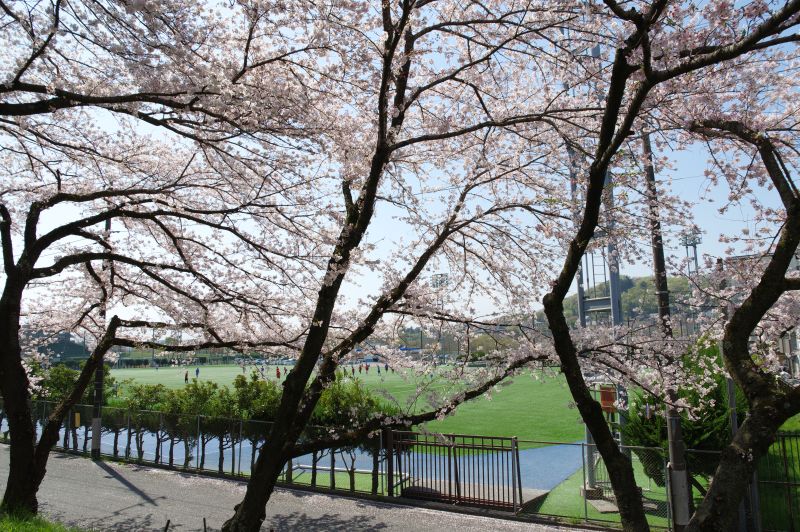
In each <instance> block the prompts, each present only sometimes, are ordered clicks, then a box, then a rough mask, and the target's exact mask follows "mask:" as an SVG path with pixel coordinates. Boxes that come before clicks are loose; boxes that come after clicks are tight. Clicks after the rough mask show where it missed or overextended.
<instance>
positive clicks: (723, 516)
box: [686, 405, 786, 532]
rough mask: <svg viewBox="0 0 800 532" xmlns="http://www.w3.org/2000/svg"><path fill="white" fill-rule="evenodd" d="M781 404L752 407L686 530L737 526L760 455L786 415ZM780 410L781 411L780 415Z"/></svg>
mask: <svg viewBox="0 0 800 532" xmlns="http://www.w3.org/2000/svg"><path fill="white" fill-rule="evenodd" d="M779 409H780V407H779V406H776V405H769V406H766V407H762V408H758V409H754V410H751V411H750V413H749V415H748V416H747V418H746V419H745V421H744V423H742V425H741V426H740V427H739V431H738V432H737V433H736V436H735V437H734V438H733V440H732V441H731V443H730V444H729V445H728V446H727V447H726V448H725V449H723V451H722V455H721V457H720V462H719V465H718V466H717V470H716V471H715V472H714V478H713V480H712V481H711V484H710V485H709V487H708V490H707V491H706V494H705V497H703V502H701V503H700V506H699V507H698V508H697V510H696V511H695V513H694V516H693V517H692V519H691V521H690V522H689V526H688V527H687V528H686V532H699V531H703V532H706V531H708V532H711V531H714V532H725V531H728V530H733V529H734V525H735V520H736V518H737V515H738V507H739V504H740V502H741V500H742V497H744V495H745V493H746V491H747V489H748V487H749V485H750V479H751V478H752V476H753V471H754V470H755V467H756V464H757V463H758V459H759V458H760V457H762V456H764V455H766V454H767V452H768V450H769V447H770V445H772V443H773V442H774V441H775V435H776V433H777V431H778V429H779V428H780V426H781V424H782V423H783V421H784V420H785V419H786V416H784V415H780V414H779V413H778V410H779ZM776 414H777V415H776Z"/></svg>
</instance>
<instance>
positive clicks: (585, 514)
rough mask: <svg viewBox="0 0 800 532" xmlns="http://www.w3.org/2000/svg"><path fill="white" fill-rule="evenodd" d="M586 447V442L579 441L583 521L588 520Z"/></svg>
mask: <svg viewBox="0 0 800 532" xmlns="http://www.w3.org/2000/svg"><path fill="white" fill-rule="evenodd" d="M587 432H588V430H587ZM587 447H589V446H588V445H587V444H585V443H581V461H582V462H583V464H582V465H583V475H581V476H582V477H583V493H582V495H583V522H584V523H586V522H588V521H589V508H588V506H589V502H588V501H587V500H586V498H587V496H588V492H587V491H586V475H587V471H586V456H587V455H588V454H589V453H588V452H587V451H586V449H587Z"/></svg>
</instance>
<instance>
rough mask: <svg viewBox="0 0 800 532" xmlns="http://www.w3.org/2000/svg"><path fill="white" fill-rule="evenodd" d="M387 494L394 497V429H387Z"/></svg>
mask: <svg viewBox="0 0 800 532" xmlns="http://www.w3.org/2000/svg"><path fill="white" fill-rule="evenodd" d="M386 488H387V489H386V492H387V493H388V494H389V497H394V439H393V435H392V429H386Z"/></svg>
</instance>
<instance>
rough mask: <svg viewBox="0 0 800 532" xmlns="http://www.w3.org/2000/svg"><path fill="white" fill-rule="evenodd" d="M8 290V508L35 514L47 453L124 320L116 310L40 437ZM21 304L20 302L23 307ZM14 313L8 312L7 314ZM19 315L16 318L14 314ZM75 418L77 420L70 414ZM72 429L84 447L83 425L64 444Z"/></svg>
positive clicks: (0, 386)
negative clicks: (81, 430)
mask: <svg viewBox="0 0 800 532" xmlns="http://www.w3.org/2000/svg"><path fill="white" fill-rule="evenodd" d="M6 295H7V294H6V293H4V295H3V298H2V300H0V323H5V324H6V325H9V326H6V327H0V345H1V346H6V349H4V350H2V351H0V391H1V392H2V395H3V399H4V406H5V408H6V412H7V413H8V416H9V430H10V432H11V449H10V454H11V457H10V458H11V460H10V463H9V472H8V480H7V482H6V491H5V493H4V494H3V502H2V508H3V509H4V510H7V511H9V512H24V513H29V514H35V513H36V512H37V511H38V501H37V498H36V493H37V491H38V490H39V485H40V484H41V482H42V479H43V478H44V475H45V472H46V466H47V459H48V457H49V454H50V450H51V449H52V448H53V446H54V445H55V444H56V442H57V441H58V436H59V430H60V429H61V425H62V424H63V422H64V418H65V417H66V416H68V415H69V414H70V413H71V408H72V406H73V405H75V404H76V403H77V402H78V400H79V399H80V397H81V396H82V395H83V393H84V391H85V390H86V386H87V385H88V383H89V379H90V377H91V375H92V372H93V371H94V369H95V366H96V364H97V360H98V359H99V354H100V353H104V352H105V351H107V350H108V349H109V348H110V347H111V340H112V339H113V337H114V335H115V334H116V329H117V327H118V325H119V320H118V319H117V318H116V316H115V317H114V318H113V319H112V320H111V323H110V324H109V328H108V329H107V330H106V334H105V335H104V336H103V338H102V339H101V341H100V342H99V343H98V346H97V347H96V348H95V350H94V351H93V352H92V355H91V356H90V357H89V358H88V359H87V362H86V365H84V367H83V370H81V373H80V375H79V376H78V380H77V382H76V383H75V387H74V388H73V389H72V391H71V392H70V394H69V395H68V396H67V397H66V398H64V399H63V400H62V401H61V402H60V403H58V405H56V407H55V408H54V409H53V411H52V412H51V413H50V416H49V417H48V418H47V422H46V423H45V424H44V427H43V429H42V434H41V436H40V438H39V442H38V444H37V442H36V426H35V425H34V422H33V413H32V412H31V404H30V400H29V395H28V378H27V375H26V374H25V369H24V368H23V366H22V357H21V350H20V346H19V336H18V333H19V321H18V320H19V314H18V313H17V315H16V318H14V319H16V324H17V325H16V327H15V326H13V323H9V319H5V320H4V319H3V318H4V316H3V314H4V313H5V309H6V308H7V302H6V301H5V300H6ZM17 308H18V307H17ZM5 317H6V318H8V315H7V314H6V316H5ZM11 321H13V320H11ZM70 421H72V420H70ZM70 432H72V437H73V440H72V441H73V448H74V449H75V450H77V449H78V434H77V427H73V428H72V430H71V431H70V430H69V429H65V431H64V447H65V448H67V443H68V436H69V433H70Z"/></svg>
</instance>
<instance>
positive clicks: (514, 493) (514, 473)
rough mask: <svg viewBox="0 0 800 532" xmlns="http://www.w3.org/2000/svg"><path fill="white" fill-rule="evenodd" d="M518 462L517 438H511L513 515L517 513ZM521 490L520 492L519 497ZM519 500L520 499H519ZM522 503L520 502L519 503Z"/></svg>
mask: <svg viewBox="0 0 800 532" xmlns="http://www.w3.org/2000/svg"><path fill="white" fill-rule="evenodd" d="M518 465H519V461H518V459H517V438H516V437H514V438H511V491H512V496H511V499H512V501H513V504H514V513H517V466H518ZM521 494H522V490H520V496H521ZM520 498H521V497H520ZM519 502H520V503H521V502H522V501H521V500H520V501H519Z"/></svg>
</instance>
